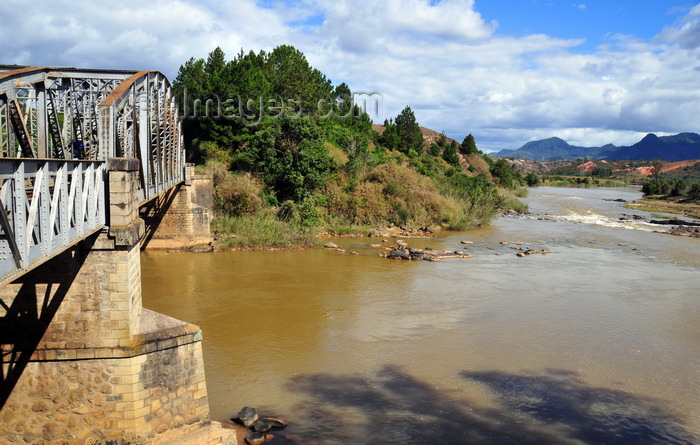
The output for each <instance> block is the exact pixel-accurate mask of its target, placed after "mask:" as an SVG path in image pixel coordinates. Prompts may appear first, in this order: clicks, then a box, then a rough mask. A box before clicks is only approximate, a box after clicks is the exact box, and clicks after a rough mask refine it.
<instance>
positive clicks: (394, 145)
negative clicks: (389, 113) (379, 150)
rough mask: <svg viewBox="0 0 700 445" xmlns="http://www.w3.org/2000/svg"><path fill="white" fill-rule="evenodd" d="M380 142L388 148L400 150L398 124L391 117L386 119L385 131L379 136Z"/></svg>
mask: <svg viewBox="0 0 700 445" xmlns="http://www.w3.org/2000/svg"><path fill="white" fill-rule="evenodd" d="M379 143H380V144H381V146H382V147H384V148H386V149H387V150H398V149H399V144H400V143H401V140H400V139H399V135H398V133H397V131H396V125H394V123H393V122H392V120H391V119H389V120H386V119H384V132H383V133H382V134H381V136H379Z"/></svg>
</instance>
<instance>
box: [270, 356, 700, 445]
mask: <svg viewBox="0 0 700 445" xmlns="http://www.w3.org/2000/svg"><path fill="white" fill-rule="evenodd" d="M459 375H460V376H461V377H463V378H464V379H465V380H466V381H468V382H470V383H476V384H481V385H483V386H484V387H485V388H486V389H488V390H489V391H491V392H492V394H493V395H494V396H495V400H496V401H497V404H498V408H483V407H477V406H472V404H470V403H469V402H468V401H467V400H463V399H459V398H455V397H454V396H453V394H454V392H448V391H444V390H440V389H438V388H436V387H435V386H433V385H431V384H429V383H428V382H424V381H420V380H418V379H417V378H415V377H413V376H411V375H409V374H407V373H405V372H404V371H403V370H401V369H400V368H398V367H394V366H386V367H384V368H382V369H381V370H379V371H378V372H377V373H375V374H372V375H369V376H366V377H364V376H360V377H358V376H355V375H352V376H350V375H332V374H309V375H301V376H296V377H294V378H292V379H291V380H290V382H289V388H290V390H292V391H296V392H301V393H303V394H306V395H307V396H308V400H307V401H305V402H304V403H301V404H299V406H298V407H296V408H297V409H295V412H294V413H293V414H292V416H291V417H292V423H291V424H290V427H289V431H287V434H286V435H285V437H284V438H282V437H279V439H278V441H275V443H287V444H301V443H304V444H309V443H324V444H327V443H358V444H362V443H383V444H408V443H410V444H513V443H519V444H521V443H530V444H560V443H572V442H574V443H595V444H615V445H617V444H630V443H634V444H658V443H664V444H686V443H687V444H691V443H697V441H698V437H695V436H693V435H692V434H691V433H690V432H689V431H688V430H687V429H686V427H684V425H683V422H682V420H681V419H679V418H677V417H675V416H674V415H672V414H671V413H670V412H669V411H668V410H667V409H666V408H665V407H664V403H663V402H662V401H659V400H654V399H650V398H643V397H639V396H636V395H633V394H630V393H626V392H623V391H619V390H612V389H608V388H598V387H594V386H591V385H588V384H587V383H585V382H583V381H582V380H580V379H579V377H578V375H577V374H576V373H573V372H570V371H560V370H546V371H545V372H543V373H541V374H537V375H530V374H525V373H522V374H510V373H504V372H500V371H485V372H471V371H464V372H461V373H460V374H459Z"/></svg>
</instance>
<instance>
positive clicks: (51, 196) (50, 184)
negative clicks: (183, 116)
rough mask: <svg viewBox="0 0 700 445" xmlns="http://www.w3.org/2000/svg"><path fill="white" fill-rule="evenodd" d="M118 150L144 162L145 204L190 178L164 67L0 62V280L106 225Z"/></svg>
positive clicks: (142, 200)
mask: <svg viewBox="0 0 700 445" xmlns="http://www.w3.org/2000/svg"><path fill="white" fill-rule="evenodd" d="M110 157H126V158H137V159H139V161H140V163H139V164H140V175H139V201H140V203H142V204H143V203H145V202H146V201H148V200H150V199H152V198H154V197H156V196H158V195H159V194H160V193H162V192H164V191H166V190H167V189H169V188H170V187H172V186H174V185H176V184H178V183H180V182H182V181H184V179H185V178H184V172H185V168H184V167H185V155H184V144H183V142H182V130H181V125H180V120H179V115H178V108H177V102H176V100H175V97H174V94H173V92H172V87H171V85H170V83H169V82H168V79H167V78H166V77H165V76H164V75H163V74H161V73H160V72H157V71H111V70H86V69H76V68H56V67H17V66H7V65H0V180H1V181H2V182H1V183H0V230H1V231H0V281H2V282H5V281H6V280H5V278H6V277H9V276H15V275H16V274H17V273H19V272H21V271H22V270H26V269H27V268H29V267H33V266H32V265H36V264H37V262H38V261H45V260H46V259H48V258H50V257H51V256H53V255H55V254H56V253H58V252H60V251H62V250H64V249H65V248H66V247H68V246H69V245H71V244H72V243H74V242H77V241H79V240H80V239H82V238H83V237H85V236H87V235H89V234H90V233H93V232H94V231H95V230H99V228H101V227H103V226H104V224H105V221H107V220H108V218H107V215H106V212H107V211H108V209H107V208H106V207H105V205H104V194H105V187H107V184H106V181H105V175H106V172H105V161H107V159H108V158H110ZM87 161H95V162H93V163H90V162H87ZM86 162H87V163H86ZM85 169H87V170H85ZM88 182H89V184H90V185H85V184H87V183H88ZM66 187H69V189H66ZM85 187H87V188H85ZM81 188H82V189H81ZM68 190H70V192H68ZM88 203H91V204H90V207H86V206H87V205H88ZM66 212H68V213H66ZM95 212H97V214H96V213H95ZM86 215H87V216H86ZM75 236H77V237H78V238H75Z"/></svg>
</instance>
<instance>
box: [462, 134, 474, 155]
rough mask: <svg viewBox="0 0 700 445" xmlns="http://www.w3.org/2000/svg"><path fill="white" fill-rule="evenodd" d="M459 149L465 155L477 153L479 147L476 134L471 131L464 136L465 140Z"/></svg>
mask: <svg viewBox="0 0 700 445" xmlns="http://www.w3.org/2000/svg"><path fill="white" fill-rule="evenodd" d="M459 151H461V152H462V153H464V154H465V155H472V154H473V155H475V154H477V153H479V149H478V148H476V141H475V140H474V136H472V134H471V133H469V134H468V135H467V136H466V137H465V138H464V140H463V141H462V145H460V146H459Z"/></svg>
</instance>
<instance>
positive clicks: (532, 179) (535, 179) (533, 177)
mask: <svg viewBox="0 0 700 445" xmlns="http://www.w3.org/2000/svg"><path fill="white" fill-rule="evenodd" d="M525 183H526V184H527V185H528V187H536V186H538V185H540V184H541V183H542V180H541V179H540V176H539V175H537V174H535V173H533V172H530V173H528V174H527V175H525Z"/></svg>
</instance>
